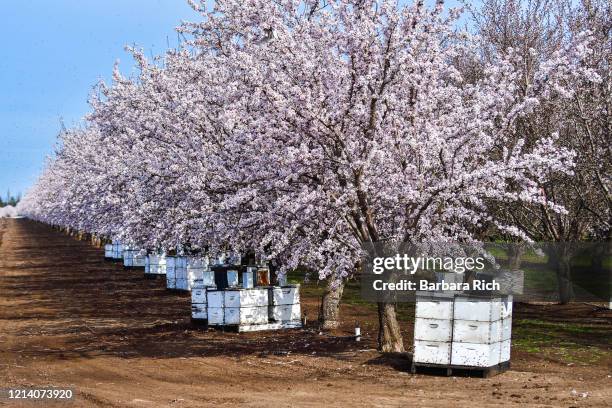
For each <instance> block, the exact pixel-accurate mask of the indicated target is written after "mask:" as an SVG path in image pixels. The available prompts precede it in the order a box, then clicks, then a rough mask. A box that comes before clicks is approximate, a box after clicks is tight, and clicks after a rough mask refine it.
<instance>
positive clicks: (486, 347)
mask: <svg viewBox="0 0 612 408" xmlns="http://www.w3.org/2000/svg"><path fill="white" fill-rule="evenodd" d="M500 357H501V343H500V342H497V343H490V344H482V343H458V342H453V344H452V355H451V364H452V365H456V366H468V367H492V366H494V365H497V364H499V363H500V362H501V359H500Z"/></svg>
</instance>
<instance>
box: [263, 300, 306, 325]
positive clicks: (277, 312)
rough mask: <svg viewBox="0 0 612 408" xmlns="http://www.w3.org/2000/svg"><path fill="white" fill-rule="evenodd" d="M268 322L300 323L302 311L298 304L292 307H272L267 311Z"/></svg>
mask: <svg viewBox="0 0 612 408" xmlns="http://www.w3.org/2000/svg"><path fill="white" fill-rule="evenodd" d="M269 314H270V320H274V321H277V322H290V321H300V320H301V319H302V310H301V307H300V304H299V303H295V304H293V305H272V306H270V309H269Z"/></svg>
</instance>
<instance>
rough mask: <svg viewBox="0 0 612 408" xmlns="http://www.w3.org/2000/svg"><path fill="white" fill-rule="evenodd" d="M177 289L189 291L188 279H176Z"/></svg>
mask: <svg viewBox="0 0 612 408" xmlns="http://www.w3.org/2000/svg"><path fill="white" fill-rule="evenodd" d="M175 282H176V283H175V285H176V287H175V289H177V290H189V282H188V281H187V279H176V280H175Z"/></svg>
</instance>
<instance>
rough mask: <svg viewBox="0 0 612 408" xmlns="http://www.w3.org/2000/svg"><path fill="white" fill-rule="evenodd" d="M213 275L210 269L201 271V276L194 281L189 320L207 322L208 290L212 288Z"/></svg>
mask: <svg viewBox="0 0 612 408" xmlns="http://www.w3.org/2000/svg"><path fill="white" fill-rule="evenodd" d="M214 289H216V287H215V276H214V273H213V272H212V271H205V272H203V273H202V278H200V279H196V280H195V281H194V284H193V287H192V289H191V321H192V322H193V323H196V324H208V296H207V291H208V290H214Z"/></svg>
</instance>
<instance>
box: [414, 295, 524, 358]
mask: <svg viewBox="0 0 612 408" xmlns="http://www.w3.org/2000/svg"><path fill="white" fill-rule="evenodd" d="M511 327H512V296H490V297H484V296H478V297H477V296H473V295H466V294H442V293H438V294H432V293H423V292H421V293H417V302H416V321H415V328H414V357H413V362H414V367H413V370H414V369H415V367H417V366H420V365H437V366H443V367H448V368H453V367H454V368H477V369H485V368H493V367H500V366H501V365H504V366H507V363H508V362H509V360H510V337H511Z"/></svg>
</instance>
